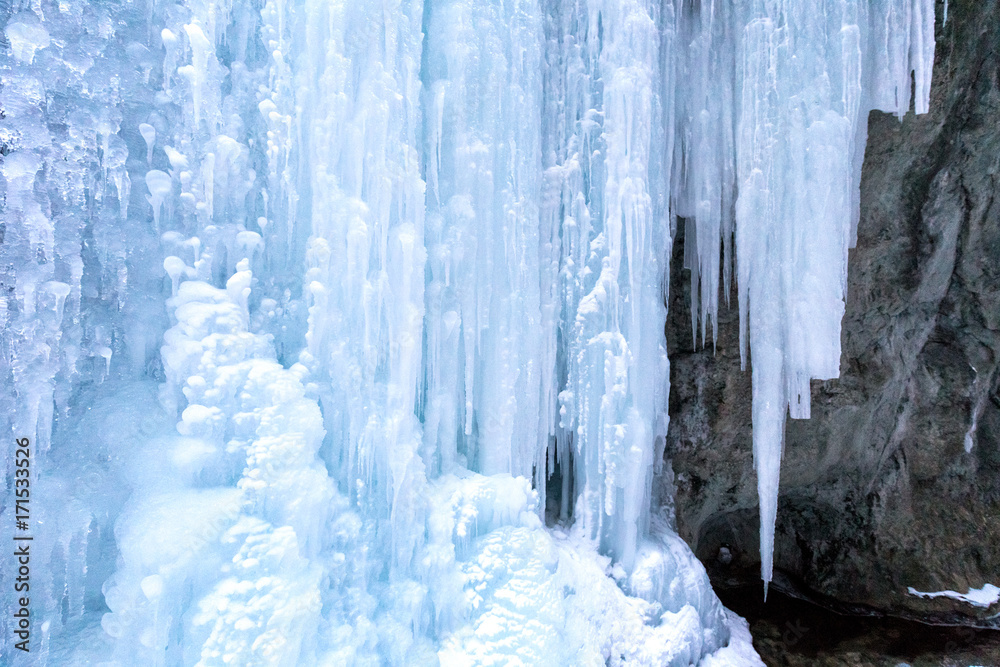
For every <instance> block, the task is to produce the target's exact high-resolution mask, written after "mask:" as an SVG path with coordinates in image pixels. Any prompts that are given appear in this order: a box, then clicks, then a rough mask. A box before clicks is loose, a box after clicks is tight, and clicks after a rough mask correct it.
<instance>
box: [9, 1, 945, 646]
mask: <svg viewBox="0 0 1000 667" xmlns="http://www.w3.org/2000/svg"><path fill="white" fill-rule="evenodd" d="M22 4H23V3H22ZM822 4H823V6H822V7H818V8H817V7H812V6H806V5H803V6H799V5H795V6H792V5H789V4H787V3H784V2H778V1H777V0H775V1H773V2H772V1H770V0H768V1H767V2H754V3H750V2H744V1H743V0H739V1H736V2H703V3H688V2H680V1H679V0H668V1H667V2H664V3H661V2H652V1H651V0H624V1H613V2H609V1H606V0H582V1H581V2H578V3H561V2H555V1H554V0H521V1H520V2H516V3H509V2H499V1H498V0H433V1H430V0H429V1H428V2H426V3H425V2H422V1H421V0H388V1H387V2H383V3H368V2H352V3H342V2H328V1H326V0H304V1H303V2H297V3H287V2H285V1H284V0H266V1H265V2H262V3H257V2H249V1H248V0H231V1H228V0H227V2H223V3H207V2H201V1H200V0H189V1H183V2H180V3H175V2H172V1H171V2H165V1H163V0H153V1H152V2H151V3H148V4H142V6H137V5H135V4H134V3H124V4H108V3H94V2H87V1H86V0H65V2H63V3H61V4H60V5H59V7H58V11H55V10H52V11H50V10H49V9H46V10H45V11H44V12H43V11H42V8H41V5H37V3H36V5H32V6H31V7H28V5H26V4H24V5H23V7H22V6H21V5H19V6H18V9H17V13H16V14H13V15H12V17H11V18H10V19H9V20H8V22H7V24H6V28H5V36H6V40H7V44H8V45H9V51H8V57H6V58H4V59H2V60H0V78H2V83H3V85H2V87H0V104H2V107H3V109H4V115H5V119H4V120H5V127H4V129H3V131H2V132H3V133H2V134H0V140H2V141H3V143H4V153H5V154H4V160H3V164H2V165H0V175H2V178H3V180H4V185H3V187H4V193H5V206H6V208H5V223H4V226H3V227H2V228H0V229H2V230H3V231H2V232H0V235H2V239H0V240H2V242H0V281H2V282H3V284H5V285H8V286H9V289H8V291H7V292H4V294H3V295H0V321H2V323H3V326H2V328H0V350H3V355H2V357H0V375H2V376H3V382H2V383H0V397H2V401H3V405H4V407H5V409H4V410H3V411H0V428H3V429H6V430H7V431H8V432H11V433H15V434H17V435H18V437H29V438H30V439H31V441H32V442H33V443H34V446H35V450H34V456H35V460H34V462H33V467H32V474H33V475H34V476H35V478H34V479H35V480H36V481H35V482H33V484H35V486H33V487H32V488H33V493H36V492H37V496H33V498H36V497H37V499H38V500H37V503H36V504H34V505H33V507H34V508H35V509H34V510H33V511H35V512H37V514H34V515H33V520H37V523H36V524H35V526H36V535H35V541H34V544H35V545H36V546H37V549H38V552H40V553H44V554H45V556H44V558H45V559H46V561H45V562H47V563H49V564H50V567H47V568H44V569H39V570H37V571H36V572H37V579H33V581H32V587H33V588H32V590H33V591H37V592H36V593H34V594H33V596H32V604H33V611H32V613H33V614H34V626H33V627H34V628H35V633H36V634H35V636H34V637H35V638H34V640H33V641H37V644H36V647H37V651H35V652H33V653H32V654H31V656H30V657H31V659H32V664H60V665H63V664H65V665H74V664H109V665H115V664H123V665H124V664H135V663H136V662H140V663H142V664H148V665H153V666H156V665H177V664H203V665H209V664H219V663H228V664H246V665H252V664H289V665H291V664H303V665H311V664H317V665H344V664H351V665H382V664H389V665H409V664H438V663H441V664H514V663H516V662H517V661H521V662H523V663H524V664H532V665H535V664H554V665H562V664H580V665H586V664H595V665H601V664H612V665H618V664H650V665H652V664H656V665H662V664H671V665H685V664H692V663H697V662H699V661H702V660H704V661H706V662H707V663H708V664H759V661H758V659H757V658H756V657H755V654H754V653H753V650H752V647H751V645H750V643H749V638H748V635H747V630H746V626H745V624H744V623H743V622H742V621H741V620H740V619H738V617H735V616H733V615H732V614H730V613H728V612H726V611H725V610H724V609H723V607H722V606H721V604H720V603H719V601H718V599H717V598H716V597H715V595H714V593H713V592H712V590H711V587H710V585H709V581H708V578H707V576H706V574H705V571H704V568H702V566H701V565H700V563H698V561H697V560H696V559H695V557H694V555H693V554H692V553H691V550H690V549H689V548H688V547H687V545H686V544H685V543H684V542H683V541H682V540H681V539H680V538H679V537H678V536H677V535H676V534H675V533H674V532H673V531H672V530H671V528H670V527H669V526H670V523H671V522H670V520H669V518H667V517H664V516H663V515H661V513H660V511H659V510H660V508H655V509H657V511H655V512H654V511H652V510H653V509H654V508H651V495H652V493H651V489H652V481H653V478H654V475H656V474H657V473H658V472H659V471H660V467H661V465H662V463H663V461H664V447H665V434H666V430H667V426H668V415H667V398H668V394H669V377H670V368H669V362H668V357H667V349H666V343H665V340H664V336H663V330H664V325H665V322H666V317H667V311H666V303H667V302H668V299H667V294H666V293H665V292H666V284H667V282H668V281H667V277H668V275H669V266H668V262H669V258H670V256H671V252H672V242H673V238H674V235H675V232H676V226H677V225H678V224H685V225H686V226H687V228H688V232H689V233H688V234H687V235H686V238H687V239H688V244H687V246H686V247H685V264H686V266H688V267H689V268H690V269H691V270H692V272H693V274H692V277H693V281H692V282H693V285H694V287H693V289H694V295H695V299H694V301H695V302H696V303H697V304H698V307H697V308H696V309H695V310H696V313H694V314H693V317H694V320H693V322H692V328H693V331H692V335H693V336H695V337H696V338H697V337H698V334H699V332H700V334H701V340H702V342H703V343H705V342H706V341H707V340H708V336H707V329H708V328H709V326H711V328H712V331H713V336H714V335H715V322H716V319H717V318H716V313H717V308H718V302H719V299H718V292H719V290H720V288H721V289H722V290H723V292H724V293H725V294H727V295H728V292H729V287H730V286H731V285H732V280H733V263H734V262H735V270H736V276H737V278H738V286H739V290H740V292H739V293H740V298H739V307H740V309H741V322H742V334H741V337H742V341H743V353H744V359H745V360H746V359H748V358H749V356H750V355H752V358H753V366H754V368H753V385H754V399H753V400H754V409H753V414H754V455H755V462H756V465H757V469H758V480H759V490H760V496H761V508H762V516H763V519H764V520H763V521H762V526H763V530H762V533H761V551H762V556H763V558H762V560H763V561H764V568H763V572H762V574H763V576H764V579H765V582H766V581H767V580H768V579H769V577H770V552H771V546H772V540H773V526H774V521H775V513H776V500H777V484H778V477H779V464H780V458H781V449H782V446H783V444H782V433H783V426H784V418H785V414H786V411H790V414H791V416H792V417H794V418H803V417H807V416H808V413H809V408H808V398H809V391H808V389H809V381H810V379H812V378H818V377H823V378H827V377H834V376H835V375H836V374H837V372H838V370H839V368H838V366H839V335H840V332H839V326H840V317H841V314H842V312H843V298H844V294H843V290H844V276H845V274H844V271H845V267H846V252H847V248H848V247H849V246H850V243H851V239H852V238H853V236H854V234H855V228H856V222H857V183H858V179H859V175H860V171H859V170H860V159H861V156H862V154H863V150H862V149H863V144H864V138H865V137H864V128H865V114H866V113H867V111H868V110H869V109H871V108H881V109H885V110H889V111H892V112H895V113H898V114H903V113H905V112H906V111H907V110H908V108H909V100H910V96H911V95H910V93H911V72H912V73H913V76H912V81H913V82H914V84H913V86H914V89H913V91H912V92H913V93H914V99H915V110H916V111H918V112H921V111H926V108H927V104H928V94H929V93H928V91H929V82H930V70H931V64H932V61H933V19H934V17H933V11H932V10H933V3H931V2H930V1H929V0H880V1H879V2H873V3H864V2H859V1H857V0H851V1H848V2H839V1H838V2H832V1H831V2H829V3H822ZM820 10H822V11H820ZM133 186H134V187H133ZM737 193H738V195H737ZM681 219H683V220H681ZM734 237H735V243H734V242H733V238H734ZM727 298H728V296H727ZM5 463H6V466H7V471H8V474H10V472H11V466H12V463H11V458H10V457H9V456H8V457H5ZM556 474H558V476H559V478H560V479H561V484H560V485H558V486H556V485H554V484H553V485H552V487H551V488H550V487H549V484H548V483H549V482H550V481H554V476H555V475H556ZM550 493H552V494H554V497H552V498H548V497H547V495H548V494H550ZM550 501H551V502H550ZM4 502H5V503H6V505H5V506H7V507H10V506H11V497H10V491H9V490H8V492H7V498H6V500H5V501H4ZM4 516H5V517H7V516H10V513H9V512H8V513H5V514H4ZM10 521H11V520H10V519H7V518H5V519H4V525H5V526H6V527H7V528H8V529H10V530H13V527H12V526H11V523H10ZM42 526H44V528H42ZM11 558H12V557H11V555H10V553H5V554H4V555H2V556H0V566H2V567H4V568H6V569H5V571H8V570H9V567H10V566H11V563H12V561H11ZM0 595H2V596H3V599H4V601H5V602H6V603H10V602H12V600H11V599H10V598H11V596H12V592H11V590H9V589H5V590H3V591H0ZM10 622H11V619H10V618H8V617H4V618H3V619H0V633H2V636H4V637H5V638H7V637H10V636H12V635H11V633H10V632H9V630H10ZM5 641H6V639H5ZM3 650H4V655H3V660H4V661H5V664H6V663H7V662H10V663H12V664H25V660H26V659H25V658H24V656H21V655H19V654H8V651H10V650H13V649H11V648H10V647H9V646H8V645H7V644H4V646H3Z"/></svg>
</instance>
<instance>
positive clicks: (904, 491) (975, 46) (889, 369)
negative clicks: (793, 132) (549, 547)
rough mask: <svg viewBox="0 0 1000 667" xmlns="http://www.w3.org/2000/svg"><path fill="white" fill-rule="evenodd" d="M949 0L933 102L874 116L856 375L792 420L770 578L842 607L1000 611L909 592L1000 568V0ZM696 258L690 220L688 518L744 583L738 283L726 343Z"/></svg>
mask: <svg viewBox="0 0 1000 667" xmlns="http://www.w3.org/2000/svg"><path fill="white" fill-rule="evenodd" d="M950 5H951V6H950V7H949V10H948V11H949V15H948V20H947V23H946V24H944V25H942V13H943V10H944V6H943V4H942V3H940V2H939V3H938V20H937V45H938V46H937V57H936V63H935V68H934V83H933V89H932V97H931V112H930V113H929V114H927V115H924V116H914V115H912V114H910V115H908V116H907V117H906V118H905V119H904V120H903V121H902V123H900V121H899V120H898V119H896V118H895V117H892V116H886V115H884V114H880V113H878V112H874V113H872V115H871V117H870V119H869V126H868V130H869V140H868V146H867V151H866V155H865V164H864V173H863V178H862V185H861V222H860V225H859V230H858V242H857V248H856V249H855V250H852V251H851V256H850V263H849V276H848V283H849V284H848V292H847V293H848V299H847V312H846V315H845V317H844V321H843V332H842V350H843V356H842V358H841V363H840V369H841V377H840V379H838V380H833V381H828V382H818V381H815V382H814V383H813V387H812V418H811V419H809V420H801V421H800V420H795V421H789V422H788V424H787V427H786V445H785V455H784V463H783V468H782V474H781V491H780V493H781V496H780V501H779V509H778V526H777V530H776V537H775V556H774V562H775V574H776V578H775V582H776V584H777V585H779V586H783V587H785V588H793V589H795V590H797V592H798V594H800V595H807V596H812V597H815V598H818V599H821V600H824V601H825V602H827V603H829V604H833V605H839V606H843V607H847V608H851V607H855V608H859V609H869V610H872V609H873V610H877V611H882V612H888V613H892V614H898V615H904V616H912V617H917V618H921V619H923V620H929V621H936V622H962V623H973V624H977V625H1000V620H998V619H1000V617H998V616H997V614H998V612H1000V604H995V605H993V606H992V608H989V609H983V608H976V607H973V606H970V605H968V604H965V603H961V602H955V601H952V600H948V599H944V598H937V599H933V600H925V599H920V598H917V597H914V596H912V595H910V594H908V593H907V587H913V588H915V589H917V590H921V591H940V590H945V589H950V590H955V591H959V592H963V593H964V592H965V591H966V590H967V589H968V588H970V587H972V588H979V587H981V586H983V585H984V584H996V585H1000V55H998V52H1000V0H962V1H960V2H956V1H954V0H953V1H952V2H951V3H950ZM681 226H682V225H681ZM682 257H683V239H682V238H678V239H676V240H675V245H674V258H673V262H672V266H673V267H674V269H673V275H672V280H671V303H670V313H671V315H670V322H669V323H668V327H667V339H668V349H669V350H670V351H671V357H670V359H671V375H672V377H671V398H670V402H671V403H670V412H671V422H670V432H669V434H668V456H669V457H671V458H672V465H673V469H674V472H675V484H676V498H675V503H676V514H677V525H678V529H679V531H680V533H681V535H682V536H683V537H684V538H685V539H687V540H688V541H689V543H690V544H691V545H692V547H693V548H694V550H695V553H697V554H698V556H699V557H700V558H701V559H702V560H703V561H704V562H705V563H706V565H707V566H708V567H709V570H710V571H711V572H713V573H714V574H715V575H716V576H717V582H718V583H722V584H724V583H725V582H726V581H733V582H735V581H743V582H745V581H746V580H747V578H749V577H756V576H757V570H758V569H759V555H758V538H757V532H758V519H757V490H756V476H755V474H754V471H753V465H752V451H751V438H750V433H751V431H750V429H751V419H750V400H751V392H750V374H749V372H743V371H741V370H740V360H739V345H738V315H737V313H736V308H735V303H736V302H735V299H736V295H735V293H734V294H732V295H731V303H732V308H731V309H729V310H727V309H726V308H725V306H722V307H721V312H720V313H719V336H718V347H717V349H716V351H715V353H714V354H713V351H712V349H711V344H709V349H707V350H704V349H701V348H700V346H699V347H698V348H695V347H694V346H693V345H692V340H691V338H692V336H691V329H690V314H689V313H690V310H689V304H690V297H689V290H688V285H687V279H688V272H687V271H684V270H682V269H681V266H682ZM751 354H752V351H751ZM723 546H724V547H727V548H728V549H729V552H728V553H727V552H725V551H723V552H722V553H723V556H724V557H721V558H720V557H719V554H720V548H721V547H723ZM730 554H731V556H730ZM723 561H730V562H729V563H728V564H724V563H723ZM990 617H993V618H992V619H991V618H990Z"/></svg>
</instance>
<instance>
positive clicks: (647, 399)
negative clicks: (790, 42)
mask: <svg viewBox="0 0 1000 667" xmlns="http://www.w3.org/2000/svg"><path fill="white" fill-rule="evenodd" d="M660 11H661V8H660V7H659V6H658V5H656V6H654V5H652V4H647V3H644V2H624V3H617V2H615V3H602V2H592V3H582V4H581V5H579V6H578V7H576V8H575V9H568V10H566V11H565V13H556V17H557V18H554V19H552V23H551V25H550V34H552V35H553V38H554V39H555V40H558V42H557V43H558V44H559V45H560V47H561V49H562V53H561V54H560V56H559V57H558V58H554V59H553V60H554V65H555V67H552V68H550V74H549V76H550V77H551V81H552V82H553V85H558V86H561V87H562V91H565V92H562V91H560V92H559V93H556V94H564V95H565V99H566V106H565V110H564V111H563V114H564V115H563V116H562V118H561V119H560V120H563V122H566V123H567V129H568V131H565V133H564V134H556V135H555V137H554V138H553V139H552V140H550V141H551V144H550V147H549V148H548V149H547V151H546V158H547V160H550V161H551V162H550V165H551V166H549V167H548V170H547V177H548V181H547V194H546V198H545V200H544V202H545V206H546V209H545V212H544V214H545V215H546V216H552V215H556V213H555V212H556V211H557V210H561V211H562V212H563V213H562V215H563V219H562V238H561V240H562V268H561V286H560V289H561V290H562V295H563V310H562V313H563V324H562V327H563V328H562V332H561V340H562V345H563V346H564V347H563V348H562V356H561V359H562V362H561V367H560V369H559V373H560V375H561V377H564V378H565V380H564V382H565V385H564V386H565V389H564V390H563V391H562V393H561V394H560V401H559V402H560V407H559V410H560V419H561V421H560V428H561V429H562V430H561V432H560V434H559V439H558V444H557V446H556V451H555V455H556V457H557V458H559V459H562V460H563V463H562V465H563V466H564V470H565V468H566V467H567V465H568V462H567V458H568V456H567V454H569V451H568V450H569V448H570V447H572V456H573V457H574V468H575V475H573V479H574V483H575V484H576V485H577V486H578V488H575V489H573V490H572V491H571V490H570V489H566V488H564V490H563V493H564V494H568V493H570V492H572V493H573V494H574V496H575V498H576V507H575V509H574V515H575V518H576V520H577V521H580V522H582V523H583V524H584V525H585V526H586V527H587V530H588V531H589V533H590V535H591V537H592V538H594V539H598V540H599V541H600V544H601V547H602V549H603V550H605V552H607V553H610V554H613V555H614V556H615V557H616V558H618V559H620V560H621V561H622V562H623V563H624V565H625V567H626V568H630V567H631V564H632V561H633V559H634V557H635V552H636V546H637V543H638V540H639V538H641V537H642V535H643V534H644V532H645V530H646V528H647V522H648V511H649V488H650V480H651V479H652V474H653V469H654V466H657V465H658V464H659V461H660V460H661V458H662V447H663V436H664V434H665V432H666V425H667V416H666V397H667V391H668V380H669V372H668V362H667V356H666V349H665V341H664V337H663V325H664V321H665V318H666V309H665V305H664V303H665V302H664V299H665V293H664V286H665V280H664V276H665V270H666V262H667V261H668V258H669V256H670V235H669V223H668V218H667V197H666V192H667V185H668V184H669V181H670V164H669V161H668V160H666V159H664V156H665V155H669V151H668V138H669V137H670V133H669V132H665V131H664V128H665V127H666V128H669V126H670V125H669V124H670V123H671V120H672V107H671V98H670V96H669V94H668V93H667V92H666V90H667V89H666V87H665V84H667V85H669V80H666V81H665V77H669V76H670V75H671V72H670V69H669V63H671V59H670V57H669V56H670V53H671V51H670V50H669V49H668V50H667V51H666V54H665V55H664V54H661V50H660V49H661V39H666V40H669V39H670V38H671V37H672V35H673V20H674V17H673V14H672V7H671V5H670V4H668V5H666V6H665V7H663V8H662V11H663V12H665V13H664V15H663V16H661V15H660ZM660 22H662V25H664V26H665V28H666V29H665V31H664V32H662V33H661V31H660V29H659V28H658V23H660ZM668 46H670V44H669V41H668ZM664 62H666V63H667V64H668V68H667V71H664V70H663V69H662V65H663V63H664ZM563 474H564V478H565V477H566V473H565V472H564V473H563Z"/></svg>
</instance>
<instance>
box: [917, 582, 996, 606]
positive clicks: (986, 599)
mask: <svg viewBox="0 0 1000 667" xmlns="http://www.w3.org/2000/svg"><path fill="white" fill-rule="evenodd" d="M906 591H907V592H908V593H909V594H910V595H916V596H917V597H922V598H928V599H930V598H951V599H952V600H958V601H959V602H965V603H966V604H971V605H972V606H974V607H990V606H992V605H995V604H996V603H997V602H1000V588H998V587H997V586H994V585H993V584H983V586H982V587H981V588H970V589H969V591H968V592H967V593H956V592H955V591H937V592H936V593H924V592H921V591H918V590H916V589H915V588H913V587H912V586H908V587H907V588H906Z"/></svg>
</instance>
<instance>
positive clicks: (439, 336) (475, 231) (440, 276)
mask: <svg viewBox="0 0 1000 667" xmlns="http://www.w3.org/2000/svg"><path fill="white" fill-rule="evenodd" d="M541 27H542V24H541V12H540V9H539V7H538V6H537V4H536V3H535V2H523V3H514V4H510V3H500V2H472V1H470V0H454V1H442V2H434V3H432V4H431V7H430V9H429V21H428V28H427V38H426V42H425V49H426V50H425V53H424V59H425V65H424V69H423V73H422V74H423V77H424V81H425V89H424V91H423V96H424V113H425V121H424V123H425V125H424V140H425V142H426V143H425V150H426V155H427V164H426V165H425V167H426V172H427V188H428V189H427V248H428V266H427V281H428V284H427V303H428V311H427V318H426V322H427V327H426V337H427V354H428V358H427V364H426V373H427V381H426V384H427V396H426V406H425V417H424V421H425V443H424V444H425V447H426V450H425V457H426V458H427V460H428V463H429V464H431V465H432V466H434V467H438V466H440V468H441V469H442V470H450V469H452V468H454V466H455V465H456V464H462V465H467V466H468V467H469V468H470V469H472V470H476V471H478V472H482V473H484V474H495V473H501V472H506V473H511V474H513V475H522V476H525V477H528V478H531V479H534V480H535V481H536V482H541V481H542V480H543V479H544V471H545V464H544V452H545V448H546V446H547V442H548V436H549V432H548V430H547V428H546V427H547V425H548V421H547V418H548V414H543V400H544V399H545V396H546V395H547V396H548V397H549V398H548V403H547V404H545V405H544V408H545V409H546V410H550V409H552V408H553V407H554V402H553V401H552V391H551V388H550V386H549V385H544V384H543V382H549V381H551V380H552V367H553V366H554V354H553V346H554V335H555V334H554V332H555V327H554V320H553V315H552V312H551V309H550V310H549V311H548V314H547V316H546V319H545V322H544V325H543V321H542V314H541V304H540V298H541V297H540V289H541V287H540V281H541V277H540V272H541V271H543V270H544V271H547V272H548V274H547V275H548V276H549V280H550V281H551V280H552V275H553V274H554V266H555V258H554V256H553V255H552V253H551V252H550V253H549V254H548V255H547V256H543V254H542V252H541V248H540V245H541V243H542V241H541V240H540V237H539V233H540V232H539V212H538V198H539V194H540V191H541V151H540V143H541V138H540V127H541V115H540V110H541V94H542V77H541V61H542V47H543V40H542V31H541ZM549 233H550V235H551V229H550V230H549ZM536 486H537V487H538V488H540V489H542V493H544V483H543V482H541V483H536Z"/></svg>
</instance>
